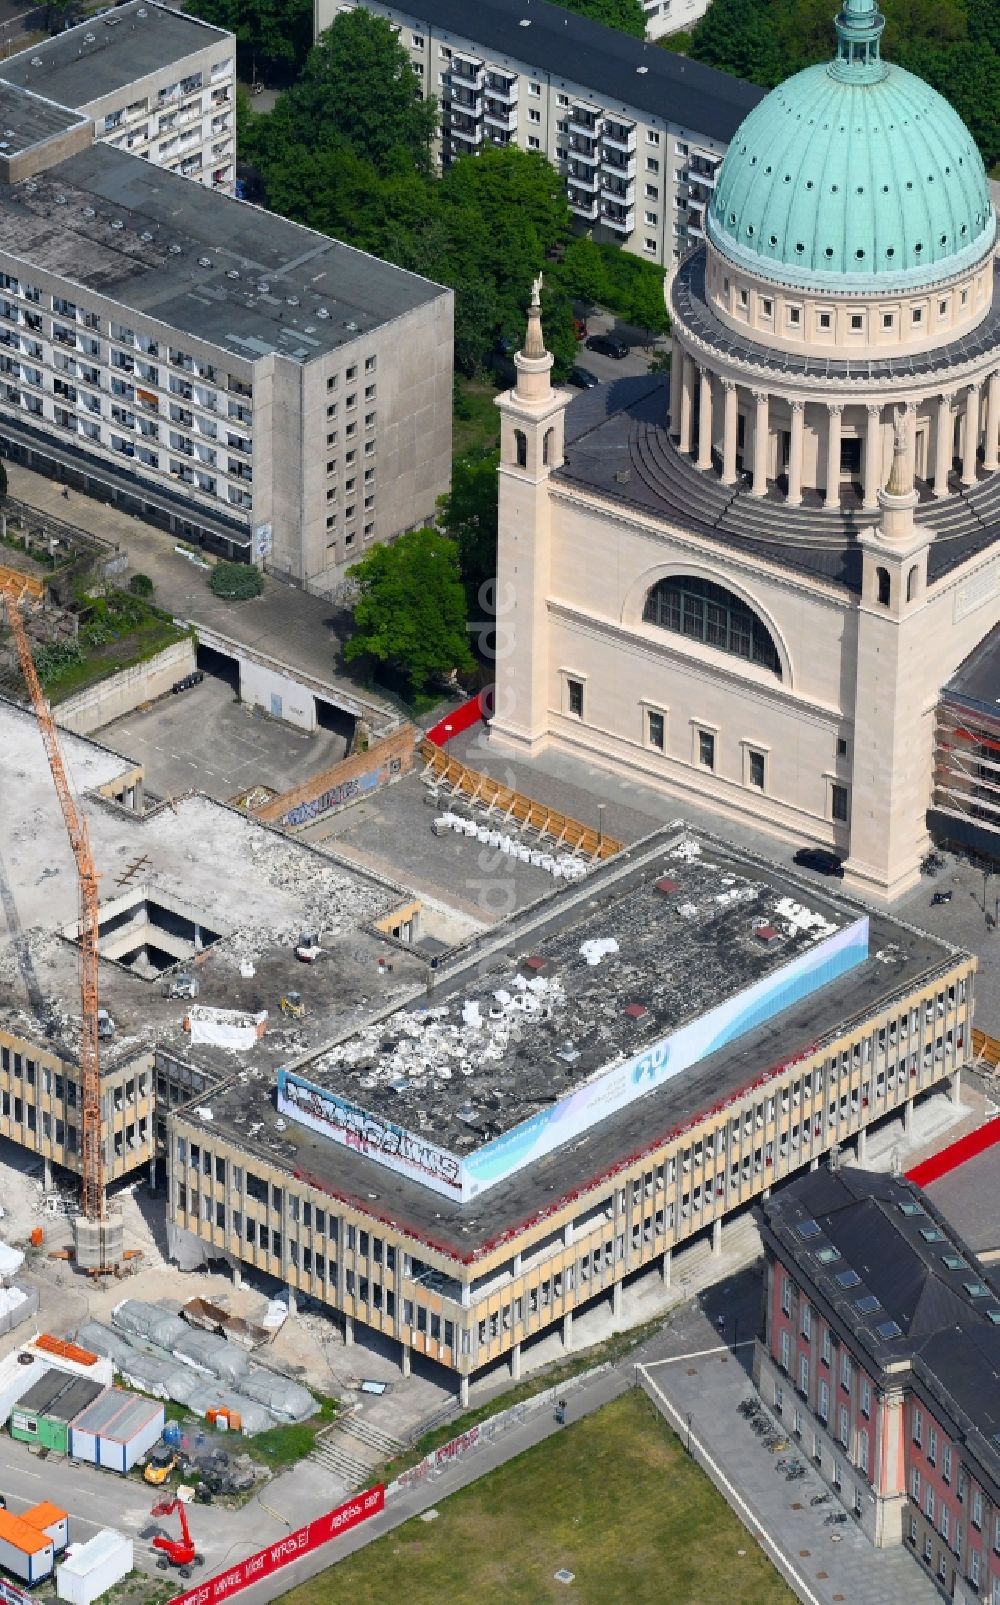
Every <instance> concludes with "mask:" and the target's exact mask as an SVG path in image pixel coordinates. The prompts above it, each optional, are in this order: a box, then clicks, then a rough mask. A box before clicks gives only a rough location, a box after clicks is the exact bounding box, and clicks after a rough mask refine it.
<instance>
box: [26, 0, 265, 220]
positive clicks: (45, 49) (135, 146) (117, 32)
mask: <svg viewBox="0 0 1000 1605" xmlns="http://www.w3.org/2000/svg"><path fill="white" fill-rule="evenodd" d="M0 79H2V81H3V82H4V83H7V84H11V85H13V86H14V87H15V88H17V89H23V90H27V91H29V92H30V93H31V94H33V95H36V96H40V97H43V98H44V99H45V100H47V101H50V102H52V103H53V104H54V105H57V106H62V107H65V108H66V109H67V110H70V111H76V112H79V113H80V114H81V115H82V116H84V117H85V118H87V119H88V120H89V122H90V125H91V127H92V129H93V136H94V138H95V139H97V140H107V141H108V143H109V144H111V145H114V146H116V147H117V148H118V149H119V150H128V151H132V152H133V154H134V155H136V156H142V157H144V158H145V160H146V161H149V162H153V163H154V164H155V165H156V166H157V167H166V168H169V170H170V171H171V172H173V173H180V174H182V175H183V176H184V177H185V178H196V179H198V181H199V182H200V183H202V184H207V185H208V186H209V187H210V188H214V189H220V190H225V191H231V190H232V187H233V182H234V179H235V175H236V107H235V91H236V40H235V37H234V36H233V34H231V33H227V32H226V31H225V30H224V29H222V28H213V27H211V26H210V25H209V24H208V23H206V22H200V21H199V20H198V19H197V18H196V17H189V16H186V15H185V14H184V13H183V12H180V11H172V10H168V9H167V7H166V6H163V5H158V4H157V3H156V0H129V3H128V4H127V5H120V6H116V7H113V8H111V9H110V10H107V11H105V12H104V13H103V14H102V15H101V16H98V17H91V18H89V19H88V20H87V21H86V22H81V23H79V24H78V25H77V26H76V27H75V28H67V29H66V30H65V32H64V33H60V34H57V35H56V36H55V37H54V38H52V39H44V40H41V41H40V42H38V43H36V44H34V45H32V46H31V47H30V49H28V50H22V51H20V52H19V53H18V54H17V55H15V56H8V57H7V58H6V60H5V61H3V62H2V63H0ZM4 137H5V138H9V137H10V136H9V135H8V134H7V133H6V132H5V134H4ZM2 148H4V147H0V149H2Z"/></svg>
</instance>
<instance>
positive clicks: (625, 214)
mask: <svg viewBox="0 0 1000 1605" xmlns="http://www.w3.org/2000/svg"><path fill="white" fill-rule="evenodd" d="M601 222H602V223H603V224H604V225H605V227H606V228H610V229H614V231H615V233H616V234H622V235H629V234H633V233H634V232H635V209H634V207H631V206H630V207H624V206H620V205H618V204H617V202H614V201H608V200H604V201H602V202H601Z"/></svg>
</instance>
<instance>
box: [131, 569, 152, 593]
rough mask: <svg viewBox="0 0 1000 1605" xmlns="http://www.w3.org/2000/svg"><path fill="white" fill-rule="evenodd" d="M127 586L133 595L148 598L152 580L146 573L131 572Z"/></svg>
mask: <svg viewBox="0 0 1000 1605" xmlns="http://www.w3.org/2000/svg"><path fill="white" fill-rule="evenodd" d="M128 588H129V590H130V591H131V593H132V595H133V596H139V597H144V598H147V599H148V598H149V597H151V596H152V594H153V582H152V580H151V579H150V577H149V575H148V574H133V575H132V578H131V579H130V580H129V582H128Z"/></svg>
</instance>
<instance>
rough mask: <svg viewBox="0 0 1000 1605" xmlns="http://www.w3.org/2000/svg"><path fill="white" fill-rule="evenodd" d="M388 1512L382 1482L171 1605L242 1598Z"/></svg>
mask: <svg viewBox="0 0 1000 1605" xmlns="http://www.w3.org/2000/svg"><path fill="white" fill-rule="evenodd" d="M384 1508H385V1484H384V1483H381V1482H380V1483H378V1484H376V1486H375V1487H374V1488H367V1489H366V1490H365V1492H364V1493H363V1494H358V1495H357V1496H356V1497H355V1498H354V1499H348V1501H347V1503H346V1504H343V1505H338V1506H337V1508H336V1510H328V1511H327V1513H326V1515H325V1516H317V1517H316V1520H315V1521H310V1522H308V1523H307V1524H306V1526H305V1527H299V1528H298V1529H297V1530H296V1531H295V1532H294V1533H286V1534H285V1536H284V1538H279V1539H278V1540H277V1541H276V1542H275V1543H273V1544H269V1545H268V1546H267V1548H266V1549H258V1550H257V1553H256V1554H255V1555H248V1556H247V1558H246V1560H241V1561H238V1562H237V1564H236V1565H235V1566H230V1568H229V1570H228V1571H225V1572H219V1574H218V1576H216V1577H209V1578H208V1579H207V1580H206V1581H205V1582H204V1583H201V1584H199V1586H198V1587H197V1588H189V1589H188V1591H187V1593H186V1594H178V1595H177V1597H176V1598H175V1599H173V1600H171V1602H170V1605H215V1602H216V1601H218V1600H222V1599H228V1598H229V1596H230V1594H239V1593H240V1592H241V1591H242V1590H243V1589H244V1588H250V1587H251V1586H252V1585H253V1584H254V1583H260V1582H262V1581H263V1580H264V1578H265V1577H270V1576H271V1574H272V1573H273V1572H277V1571H280V1570H281V1568H282V1566H289V1565H291V1563H292V1561H293V1560H300V1559H301V1558H302V1556H303V1555H308V1554H310V1553H311V1551H312V1550H314V1549H320V1548H321V1547H322V1545H323V1544H328V1543H329V1542H330V1540H331V1538H340V1537H341V1535H342V1534H343V1533H346V1532H350V1530H351V1528H352V1527H357V1526H359V1525H360V1523H361V1522H363V1521H367V1520H368V1519H369V1517H371V1516H377V1515H378V1513H379V1511H380V1510H383V1509H384Z"/></svg>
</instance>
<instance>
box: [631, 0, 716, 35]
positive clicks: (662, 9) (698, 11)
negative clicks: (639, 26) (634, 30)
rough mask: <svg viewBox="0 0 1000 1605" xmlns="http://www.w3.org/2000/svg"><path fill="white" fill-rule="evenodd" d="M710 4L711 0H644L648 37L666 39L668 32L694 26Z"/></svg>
mask: <svg viewBox="0 0 1000 1605" xmlns="http://www.w3.org/2000/svg"><path fill="white" fill-rule="evenodd" d="M710 4H711V0H642V9H643V12H644V14H645V18H646V37H647V38H648V39H664V38H666V36H667V34H671V33H680V32H681V31H682V30H684V31H687V30H688V29H690V28H693V27H694V25H695V23H696V22H697V21H698V18H699V17H703V16H704V15H705V12H706V11H707V10H708V8H709V6H710Z"/></svg>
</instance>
